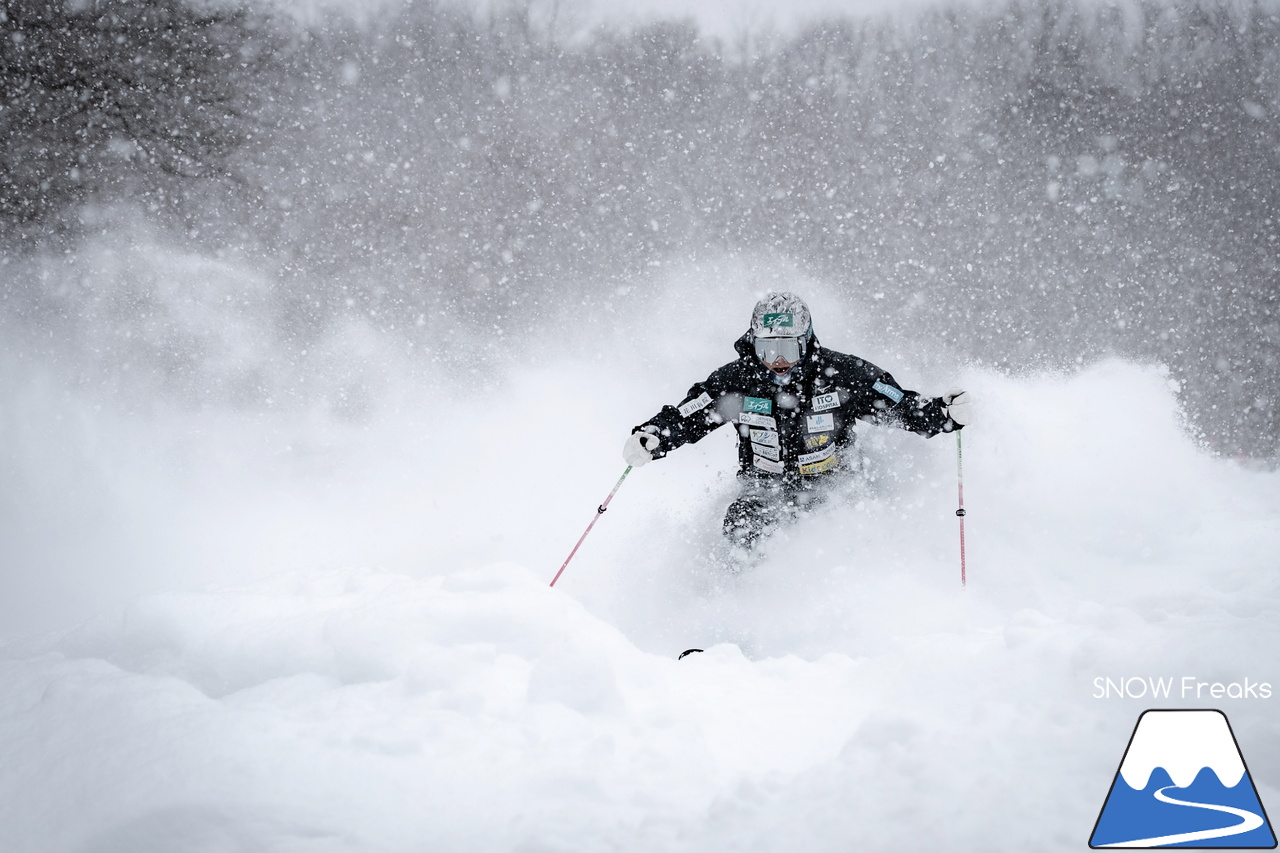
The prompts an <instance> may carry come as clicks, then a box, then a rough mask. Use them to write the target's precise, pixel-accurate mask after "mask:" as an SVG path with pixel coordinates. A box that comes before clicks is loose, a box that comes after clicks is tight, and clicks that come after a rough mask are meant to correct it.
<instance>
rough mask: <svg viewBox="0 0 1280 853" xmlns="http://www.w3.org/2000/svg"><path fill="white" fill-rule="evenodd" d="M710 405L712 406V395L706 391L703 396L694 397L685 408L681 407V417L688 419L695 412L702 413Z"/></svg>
mask: <svg viewBox="0 0 1280 853" xmlns="http://www.w3.org/2000/svg"><path fill="white" fill-rule="evenodd" d="M710 405H711V395H710V394H708V393H707V392H706V391H703V392H702V395H701V396H699V397H694V398H693V399H692V400H690V401H689V402H687V403H685V404H684V405H683V406H681V407H680V417H682V418H687V417H689V415H692V414H693V413H694V412H700V411H702V410H703V409H705V408H706V407H707V406H710Z"/></svg>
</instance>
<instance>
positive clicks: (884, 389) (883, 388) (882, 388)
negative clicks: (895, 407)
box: [871, 382, 902, 403]
mask: <svg viewBox="0 0 1280 853" xmlns="http://www.w3.org/2000/svg"><path fill="white" fill-rule="evenodd" d="M871 387H872V388H874V389H876V390H877V391H879V392H880V393H881V394H883V395H885V396H886V397H888V398H889V399H890V400H892V401H893V402H895V403H897V402H898V401H900V400H901V399H902V392H901V391H899V390H898V389H897V388H894V387H893V386H892V385H885V384H884V383H883V382H877V383H876V384H875V385H872V386H871Z"/></svg>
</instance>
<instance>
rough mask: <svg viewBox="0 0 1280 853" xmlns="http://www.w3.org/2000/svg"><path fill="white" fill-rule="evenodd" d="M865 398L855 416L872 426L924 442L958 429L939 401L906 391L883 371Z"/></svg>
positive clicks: (958, 426)
mask: <svg viewBox="0 0 1280 853" xmlns="http://www.w3.org/2000/svg"><path fill="white" fill-rule="evenodd" d="M866 398H867V401H868V404H867V406H866V407H865V409H864V411H863V412H861V413H860V414H859V416H860V417H862V418H863V419H865V420H868V421H871V422H873V423H877V424H884V425H886V426H896V427H900V428H902V429H905V430H908V431H910V432H914V433H918V434H920V435H923V436H924V437H925V438H932V437H933V436H935V435H937V434H938V433H941V432H952V431H953V430H957V429H962V427H961V425H960V424H959V423H957V422H956V421H954V420H952V419H951V417H950V416H948V414H947V405H946V402H945V401H944V399H943V398H942V397H924V396H921V395H920V394H918V393H916V392H915V391H909V390H907V389H905V388H903V387H902V386H901V385H899V384H898V383H897V381H896V380H895V379H894V378H893V377H892V376H891V375H890V374H889V373H887V372H885V371H880V373H879V375H878V376H876V377H875V379H874V381H873V382H871V384H870V387H869V389H867V393H866Z"/></svg>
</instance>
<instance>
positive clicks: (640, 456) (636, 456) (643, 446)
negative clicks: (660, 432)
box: [622, 427, 661, 468]
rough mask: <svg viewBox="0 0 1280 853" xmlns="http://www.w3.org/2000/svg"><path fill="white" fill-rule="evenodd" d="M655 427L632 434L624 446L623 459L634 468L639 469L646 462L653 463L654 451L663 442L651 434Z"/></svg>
mask: <svg viewBox="0 0 1280 853" xmlns="http://www.w3.org/2000/svg"><path fill="white" fill-rule="evenodd" d="M653 429H654V427H646V428H645V429H643V430H639V429H638V430H636V431H635V432H633V433H631V437H630V438H628V439H627V443H626V444H624V445H623V446H622V458H623V459H625V460H626V461H627V464H628V465H630V466H631V467H632V468H639V467H640V466H641V465H644V464H645V463H646V462H652V461H653V451H655V450H657V449H658V445H659V444H661V440H660V439H659V438H658V437H657V436H656V435H654V434H653V432H650V431H649V430H653Z"/></svg>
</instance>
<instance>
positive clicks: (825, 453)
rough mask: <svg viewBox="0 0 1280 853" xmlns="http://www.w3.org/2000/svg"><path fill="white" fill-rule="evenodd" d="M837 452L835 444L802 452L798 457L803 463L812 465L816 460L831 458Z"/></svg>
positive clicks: (798, 460)
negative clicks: (809, 451)
mask: <svg viewBox="0 0 1280 853" xmlns="http://www.w3.org/2000/svg"><path fill="white" fill-rule="evenodd" d="M835 452H836V446H835V445H834V444H832V445H829V446H827V447H824V448H822V449H821V450H815V451H814V452H813V453H801V454H800V456H799V457H798V458H797V459H796V461H797V462H799V463H800V464H801V465H812V464H813V463H814V462H821V461H822V460H823V459H829V458H831V456H832V455H834V454H835Z"/></svg>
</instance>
